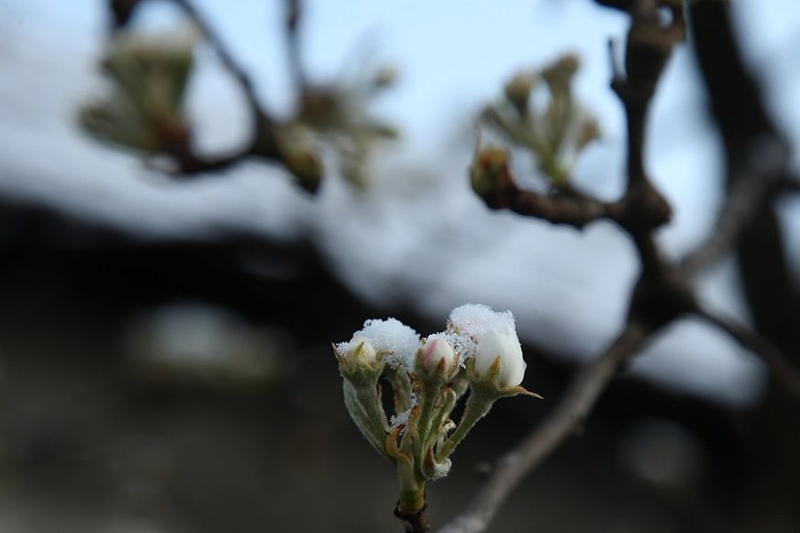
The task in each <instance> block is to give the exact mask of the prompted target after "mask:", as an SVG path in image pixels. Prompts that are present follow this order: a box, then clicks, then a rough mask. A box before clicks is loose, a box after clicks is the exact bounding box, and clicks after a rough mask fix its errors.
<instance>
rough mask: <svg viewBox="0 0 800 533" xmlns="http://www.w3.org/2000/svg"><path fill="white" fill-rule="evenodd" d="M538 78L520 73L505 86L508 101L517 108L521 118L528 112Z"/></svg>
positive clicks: (527, 73) (528, 73) (526, 73)
mask: <svg viewBox="0 0 800 533" xmlns="http://www.w3.org/2000/svg"><path fill="white" fill-rule="evenodd" d="M535 82H536V78H535V77H534V76H533V74H531V73H530V72H518V73H517V74H515V75H514V77H513V78H511V79H510V80H509V81H508V82H507V83H506V86H505V89H504V92H505V96H506V99H507V100H508V101H509V102H510V103H511V104H512V105H513V106H514V108H516V110H517V112H519V114H520V115H521V116H524V115H526V114H527V112H528V100H529V99H530V96H531V90H533V85H534V83H535Z"/></svg>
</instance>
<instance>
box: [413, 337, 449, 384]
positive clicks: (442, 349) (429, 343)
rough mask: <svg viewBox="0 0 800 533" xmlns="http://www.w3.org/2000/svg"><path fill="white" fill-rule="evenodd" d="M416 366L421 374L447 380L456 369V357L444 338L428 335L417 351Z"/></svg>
mask: <svg viewBox="0 0 800 533" xmlns="http://www.w3.org/2000/svg"><path fill="white" fill-rule="evenodd" d="M416 366H417V370H418V372H419V373H420V374H421V375H423V376H431V377H433V376H435V377H438V378H439V379H443V380H449V379H450V378H451V377H453V374H455V372H456V371H457V370H458V358H457V356H456V352H455V351H454V350H453V347H452V346H450V343H449V342H447V340H446V339H444V338H442V337H428V338H427V339H426V340H425V341H424V342H423V344H422V346H421V347H420V349H419V350H418V351H417V360H416Z"/></svg>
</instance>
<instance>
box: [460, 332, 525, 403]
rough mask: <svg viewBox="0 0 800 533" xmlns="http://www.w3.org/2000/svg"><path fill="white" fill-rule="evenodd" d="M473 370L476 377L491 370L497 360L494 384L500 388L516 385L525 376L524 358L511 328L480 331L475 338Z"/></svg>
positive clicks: (480, 377)
mask: <svg viewBox="0 0 800 533" xmlns="http://www.w3.org/2000/svg"><path fill="white" fill-rule="evenodd" d="M474 360H475V362H474V366H473V372H474V373H475V377H476V378H478V379H482V378H484V377H485V376H486V375H487V374H489V373H490V372H491V371H492V367H493V366H494V364H495V362H496V361H498V360H499V368H498V374H497V377H496V385H497V386H498V387H499V389H500V390H507V389H511V388H514V387H516V386H518V385H519V384H520V383H522V378H523V377H525V368H526V366H527V365H526V364H525V360H524V359H523V358H522V347H521V346H520V344H519V339H518V338H517V334H516V333H515V332H514V331H513V330H512V329H511V328H494V329H487V330H486V331H484V332H482V334H481V335H480V337H479V338H478V339H477V343H476V349H475V356H474Z"/></svg>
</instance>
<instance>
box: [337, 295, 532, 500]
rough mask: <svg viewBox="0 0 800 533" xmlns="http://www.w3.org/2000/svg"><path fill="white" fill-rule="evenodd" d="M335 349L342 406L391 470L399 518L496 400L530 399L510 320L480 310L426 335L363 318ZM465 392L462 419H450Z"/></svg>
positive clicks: (468, 308)
mask: <svg viewBox="0 0 800 533" xmlns="http://www.w3.org/2000/svg"><path fill="white" fill-rule="evenodd" d="M334 352H335V353H336V358H337V359H338V361H339V370H340V372H341V374H342V377H343V378H344V399H345V405H346V406H347V409H348V411H349V412H350V416H351V417H352V418H353V420H354V421H355V423H356V425H357V426H358V428H359V429H360V430H361V433H363V435H364V436H365V437H366V438H367V440H368V441H369V442H370V443H371V444H372V445H373V447H374V448H375V449H376V450H377V451H378V453H380V454H381V455H383V456H384V457H386V458H387V459H389V460H390V461H392V462H393V463H394V464H395V465H396V466H397V472H398V478H399V481H400V498H399V501H398V510H400V511H401V512H403V513H406V514H413V513H415V512H418V511H419V510H420V509H422V507H423V506H424V488H425V482H426V481H428V480H435V479H439V478H441V477H444V476H446V475H447V473H448V472H449V470H450V466H451V461H450V455H451V454H452V453H453V451H454V450H455V448H456V446H457V445H458V444H459V443H460V442H461V440H462V439H463V438H464V437H465V436H466V435H467V433H468V432H469V431H470V429H472V427H473V426H474V425H475V424H476V423H477V421H478V420H479V419H480V418H482V417H483V416H484V415H485V414H486V413H488V412H489V409H490V408H491V406H492V404H493V403H494V402H495V400H497V399H498V398H501V397H504V396H514V395H517V394H526V395H529V396H536V395H535V394H533V393H531V392H528V391H527V390H525V389H524V388H523V387H522V386H520V384H521V383H522V379H523V377H524V375H525V367H526V365H525V361H524V359H523V357H522V348H521V346H520V343H519V339H518V338H517V333H516V329H515V326H514V318H513V316H512V315H511V313H510V312H505V313H497V312H495V311H492V310H491V309H490V308H489V307H486V306H484V305H476V304H468V305H464V306H461V307H458V308H456V309H454V310H453V311H452V313H451V314H450V317H449V319H448V323H447V329H446V330H445V331H443V332H440V333H434V334H432V335H429V336H427V337H425V338H420V336H419V334H418V333H417V332H416V331H414V330H413V329H411V328H410V327H408V326H406V325H404V324H403V323H401V322H400V321H398V320H396V319H393V318H390V319H388V320H379V319H375V320H368V321H367V322H366V323H365V324H364V327H363V328H362V329H361V330H360V331H357V332H356V333H355V334H354V335H353V338H352V339H351V340H350V341H348V342H342V343H339V344H336V345H334ZM386 384H388V385H389V386H390V387H391V388H392V395H391V398H392V399H393V410H394V412H393V413H392V414H391V415H390V416H389V417H387V414H386V410H385V408H384V400H383V396H384V392H383V388H384V386H385V385H386ZM467 391H470V394H469V396H468V398H467V402H466V405H465V407H464V411H463V414H462V415H461V417H459V419H458V421H456V420H453V419H452V418H451V415H452V414H453V410H454V408H455V407H456V405H457V402H458V400H459V399H460V398H461V397H463V396H464V395H465V394H466V393H467Z"/></svg>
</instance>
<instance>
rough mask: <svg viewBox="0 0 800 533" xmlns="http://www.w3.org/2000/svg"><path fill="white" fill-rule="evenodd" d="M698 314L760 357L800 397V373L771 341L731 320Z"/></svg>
mask: <svg viewBox="0 0 800 533" xmlns="http://www.w3.org/2000/svg"><path fill="white" fill-rule="evenodd" d="M697 314H698V316H700V317H702V318H703V319H705V320H707V321H708V322H710V323H711V324H714V325H715V326H717V327H718V328H720V329H721V330H723V331H725V332H726V333H727V334H728V335H730V336H731V337H733V338H734V339H735V340H736V342H738V343H739V344H740V345H742V346H743V347H744V348H747V349H748V350H750V351H752V352H753V353H754V354H755V355H757V356H758V357H760V358H761V360H762V361H764V363H766V364H767V366H768V367H769V368H770V371H771V372H772V374H773V375H774V376H775V379H776V380H778V381H779V382H780V383H781V384H782V385H783V386H784V387H785V388H786V390H787V391H789V392H790V393H792V394H793V395H795V396H797V397H800V372H799V371H798V370H797V369H796V368H794V367H793V366H792V364H791V363H790V362H789V360H788V359H787V358H786V356H784V355H783V354H782V353H781V351H780V350H778V348H776V347H775V346H774V345H773V344H772V343H771V342H770V341H768V340H767V339H765V338H764V337H762V336H761V335H759V334H758V333H756V332H755V331H753V330H751V329H749V328H747V327H746V326H744V325H742V324H739V323H737V322H736V321H734V320H732V319H730V318H727V317H723V316H721V315H718V314H716V313H712V312H711V311H708V310H701V311H699V312H698V313H697Z"/></svg>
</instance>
